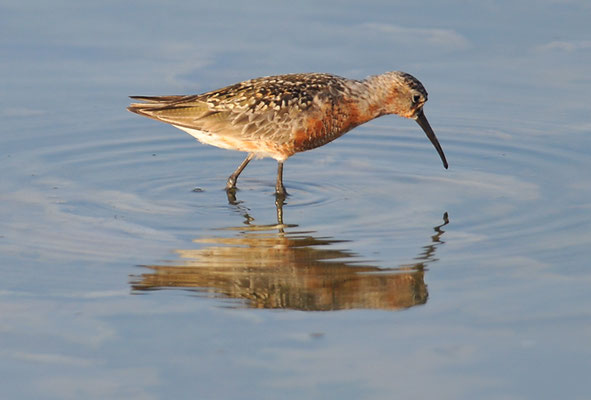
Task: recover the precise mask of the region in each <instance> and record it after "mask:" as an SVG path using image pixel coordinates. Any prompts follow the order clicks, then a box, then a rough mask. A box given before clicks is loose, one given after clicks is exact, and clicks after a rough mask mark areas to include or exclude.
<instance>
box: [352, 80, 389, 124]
mask: <svg viewBox="0 0 591 400" xmlns="http://www.w3.org/2000/svg"><path fill="white" fill-rule="evenodd" d="M386 88H387V85H385V84H384V83H383V82H381V80H380V75H376V76H370V77H368V78H367V79H364V80H362V81H351V82H350V84H349V90H350V93H351V95H350V101H351V102H352V103H353V104H354V105H355V107H356V108H357V110H358V111H359V114H360V115H361V116H362V121H360V123H364V122H367V121H370V120H372V119H374V118H377V117H379V116H382V115H384V114H387V112H386V110H385V108H384V106H385V104H386V102H387V101H388V96H389V93H388V91H387V90H386Z"/></svg>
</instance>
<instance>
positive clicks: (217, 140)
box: [173, 125, 287, 161]
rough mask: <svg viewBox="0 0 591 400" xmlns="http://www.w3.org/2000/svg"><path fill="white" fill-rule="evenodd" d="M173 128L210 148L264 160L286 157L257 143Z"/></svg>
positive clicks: (181, 127) (180, 127)
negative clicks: (240, 153)
mask: <svg viewBox="0 0 591 400" xmlns="http://www.w3.org/2000/svg"><path fill="white" fill-rule="evenodd" d="M173 126H174V127H175V128H178V129H180V130H183V131H185V132H187V133H188V134H189V135H191V136H193V137H194V138H195V139H197V140H198V141H200V142H201V143H204V144H209V145H211V146H215V147H219V148H222V149H228V150H238V151H246V152H248V153H254V154H255V156H256V157H257V158H264V157H271V158H274V159H276V160H278V161H284V160H285V159H286V158H287V157H286V156H284V155H283V154H278V153H277V152H273V151H269V150H271V149H269V150H266V149H264V148H261V147H260V146H259V145H257V143H253V142H247V141H244V140H240V139H237V138H232V137H228V136H223V137H222V136H220V135H216V134H215V133H211V132H204V131H200V130H198V129H192V128H186V127H184V126H179V125H173Z"/></svg>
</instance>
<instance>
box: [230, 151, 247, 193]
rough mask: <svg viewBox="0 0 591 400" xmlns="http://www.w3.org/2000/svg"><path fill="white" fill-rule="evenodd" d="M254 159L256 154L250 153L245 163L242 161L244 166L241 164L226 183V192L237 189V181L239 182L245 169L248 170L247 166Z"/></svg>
mask: <svg viewBox="0 0 591 400" xmlns="http://www.w3.org/2000/svg"><path fill="white" fill-rule="evenodd" d="M253 157H254V153H248V155H247V156H246V158H245V159H244V161H242V164H240V165H239V166H238V168H236V171H234V172H233V173H232V175H230V177H229V178H228V182H226V190H235V189H236V181H237V180H238V176H239V175H240V173H241V172H242V170H243V169H244V168H246V166H247V165H248V163H249V162H250V160H252V159H253Z"/></svg>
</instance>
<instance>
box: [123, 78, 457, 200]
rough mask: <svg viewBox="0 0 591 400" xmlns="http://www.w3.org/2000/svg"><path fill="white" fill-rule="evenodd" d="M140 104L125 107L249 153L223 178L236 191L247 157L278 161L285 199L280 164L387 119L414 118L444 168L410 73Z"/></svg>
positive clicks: (419, 87)
mask: <svg viewBox="0 0 591 400" xmlns="http://www.w3.org/2000/svg"><path fill="white" fill-rule="evenodd" d="M130 98H131V99H133V100H136V101H141V102H138V103H132V104H131V105H130V106H129V107H128V108H127V109H128V110H129V111H131V112H134V113H136V114H139V115H142V116H145V117H148V118H152V119H155V120H158V121H161V122H165V123H167V124H171V125H173V126H175V127H176V128H179V129H181V130H183V131H185V132H187V133H188V134H189V135H191V136H193V137H194V138H196V139H197V140H198V141H199V142H201V143H205V144H208V145H212V146H216V147H219V148H223V149H231V150H238V151H243V152H247V153H248V154H247V156H246V158H245V159H244V161H242V163H241V164H240V165H239V166H238V168H236V170H235V171H234V172H233V173H232V174H231V175H230V176H229V177H228V180H227V182H226V191H228V192H234V191H235V190H236V183H237V180H238V176H239V175H240V173H241V172H242V171H243V170H244V168H245V167H246V166H247V165H248V163H249V162H250V161H251V160H252V159H253V158H255V157H256V158H264V157H270V158H273V159H275V160H276V161H277V180H276V184H275V194H276V195H277V196H283V197H285V196H286V195H287V191H286V189H285V186H284V185H283V163H284V162H285V161H286V160H287V159H288V158H289V157H291V156H293V155H294V154H296V153H300V152H303V151H307V150H311V149H315V148H317V147H320V146H323V145H325V144H327V143H329V142H331V141H333V140H335V139H336V138H338V137H340V136H342V135H343V134H345V133H346V132H348V131H350V130H351V129H353V128H355V127H357V126H359V125H361V124H363V123H365V122H368V121H370V120H373V119H374V118H377V117H380V116H382V115H387V114H396V115H399V116H401V117H404V118H408V119H413V120H415V121H416V122H417V123H418V124H419V126H420V127H421V128H422V129H423V131H424V132H425V134H426V135H427V137H428V138H429V140H430V141H431V143H432V144H433V146H434V147H435V149H436V150H437V152H438V154H439V156H440V158H441V161H442V162H443V166H444V167H445V168H446V169H447V168H448V163H447V160H446V158H445V154H444V153H443V149H442V148H441V145H440V143H439V140H438V139H437V137H436V136H435V133H434V132H433V129H432V128H431V125H430V124H429V122H428V120H427V118H426V117H425V113H424V111H423V106H424V104H425V102H426V101H427V91H426V90H425V87H424V86H423V84H422V83H421V82H420V81H419V80H418V79H417V78H415V77H414V76H412V75H410V74H408V73H405V72H401V71H390V72H386V73H383V74H379V75H373V76H369V77H367V78H365V79H363V80H356V79H348V78H344V77H341V76H338V75H333V74H327V73H295V74H285V75H275V76H265V77H260V78H255V79H250V80H246V81H243V82H239V83H236V84H233V85H230V86H226V87H223V88H221V89H218V90H213V91H210V92H206V93H202V94H196V95H174V96H130Z"/></svg>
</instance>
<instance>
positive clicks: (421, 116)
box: [415, 110, 447, 169]
mask: <svg viewBox="0 0 591 400" xmlns="http://www.w3.org/2000/svg"><path fill="white" fill-rule="evenodd" d="M415 121H417V124H419V125H420V127H421V128H423V130H424V131H425V134H426V135H427V137H428V138H429V140H430V141H431V143H433V146H435V150H437V152H438V153H439V157H441V161H443V166H444V167H445V169H447V160H446V159H445V154H443V149H442V148H441V145H440V144H439V140H437V136H435V132H433V129H431V125H429V121H427V117H425V113H424V112H423V110H420V111H419V112H418V113H417V116H416V118H415Z"/></svg>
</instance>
